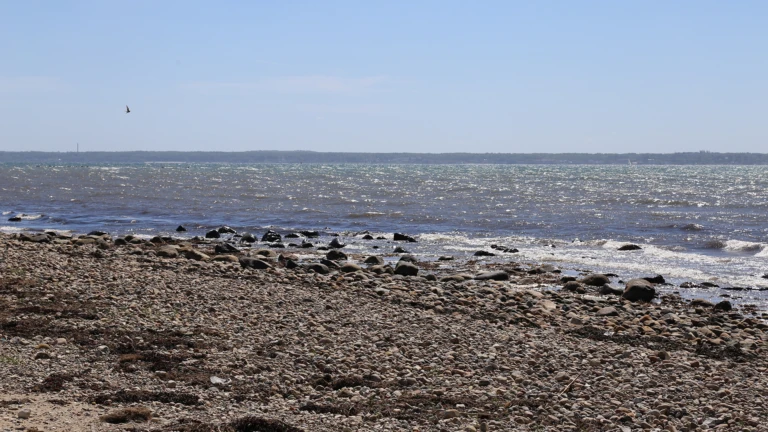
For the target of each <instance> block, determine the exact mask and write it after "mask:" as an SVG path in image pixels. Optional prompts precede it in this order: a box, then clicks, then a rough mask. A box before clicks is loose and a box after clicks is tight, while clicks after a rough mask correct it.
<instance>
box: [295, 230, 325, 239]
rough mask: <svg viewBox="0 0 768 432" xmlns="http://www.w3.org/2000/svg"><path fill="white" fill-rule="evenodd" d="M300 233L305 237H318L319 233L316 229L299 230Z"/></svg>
mask: <svg viewBox="0 0 768 432" xmlns="http://www.w3.org/2000/svg"><path fill="white" fill-rule="evenodd" d="M299 233H300V234H301V235H303V236H304V237H306V238H318V237H320V233H319V232H317V231H299Z"/></svg>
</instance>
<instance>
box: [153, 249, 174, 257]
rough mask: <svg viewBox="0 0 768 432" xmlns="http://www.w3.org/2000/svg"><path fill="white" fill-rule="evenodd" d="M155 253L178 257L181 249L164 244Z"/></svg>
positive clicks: (162, 255) (160, 255) (161, 255)
mask: <svg viewBox="0 0 768 432" xmlns="http://www.w3.org/2000/svg"><path fill="white" fill-rule="evenodd" d="M155 253H156V254H157V256H159V257H163V258H177V257H178V256H179V251H178V250H177V249H176V248H175V247H173V246H163V247H161V248H160V249H158V250H157V251H156V252H155Z"/></svg>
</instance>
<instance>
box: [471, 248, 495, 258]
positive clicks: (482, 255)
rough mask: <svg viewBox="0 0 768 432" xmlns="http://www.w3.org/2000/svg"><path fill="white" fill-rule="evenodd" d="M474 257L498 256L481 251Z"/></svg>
mask: <svg viewBox="0 0 768 432" xmlns="http://www.w3.org/2000/svg"><path fill="white" fill-rule="evenodd" d="M473 255H474V256H476V257H484V256H486V257H492V256H496V254H495V253H493V252H488V251H484V250H479V251H477V252H475V253H474V254H473Z"/></svg>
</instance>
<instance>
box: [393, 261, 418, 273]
mask: <svg viewBox="0 0 768 432" xmlns="http://www.w3.org/2000/svg"><path fill="white" fill-rule="evenodd" d="M418 273H419V268H418V267H416V266H415V265H413V264H412V263H410V262H408V261H400V262H398V263H397V266H395V274H399V275H403V276H416V274H418Z"/></svg>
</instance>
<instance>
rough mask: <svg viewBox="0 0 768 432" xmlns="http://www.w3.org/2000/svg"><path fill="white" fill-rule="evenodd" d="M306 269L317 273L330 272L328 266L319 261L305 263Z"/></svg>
mask: <svg viewBox="0 0 768 432" xmlns="http://www.w3.org/2000/svg"><path fill="white" fill-rule="evenodd" d="M307 269H308V270H312V271H313V272H315V273H319V274H328V273H330V272H331V270H330V269H329V268H328V266H326V265H325V264H320V263H313V264H309V265H307Z"/></svg>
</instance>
